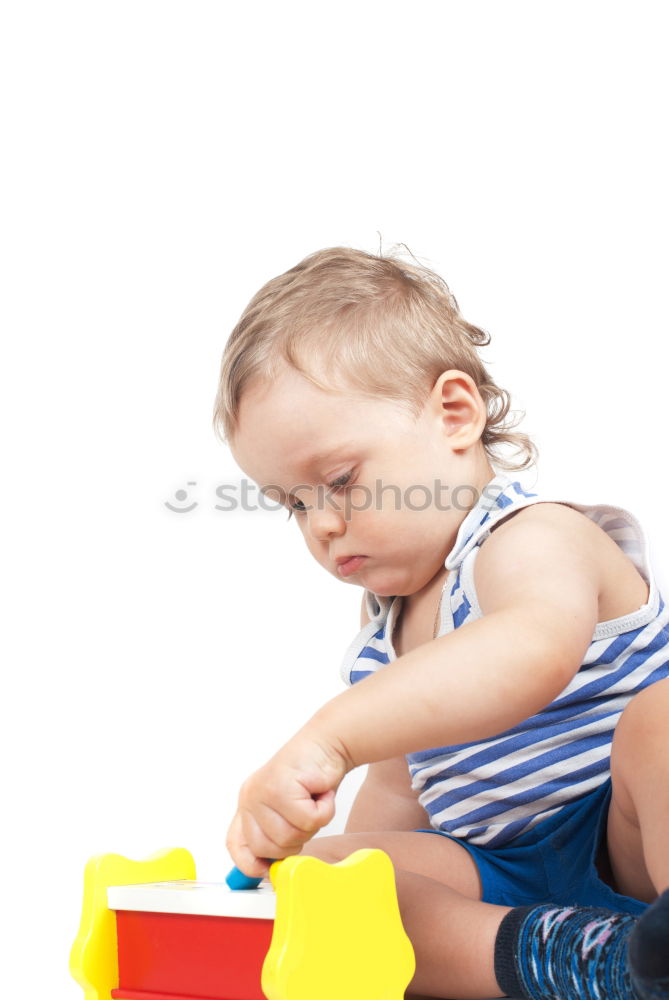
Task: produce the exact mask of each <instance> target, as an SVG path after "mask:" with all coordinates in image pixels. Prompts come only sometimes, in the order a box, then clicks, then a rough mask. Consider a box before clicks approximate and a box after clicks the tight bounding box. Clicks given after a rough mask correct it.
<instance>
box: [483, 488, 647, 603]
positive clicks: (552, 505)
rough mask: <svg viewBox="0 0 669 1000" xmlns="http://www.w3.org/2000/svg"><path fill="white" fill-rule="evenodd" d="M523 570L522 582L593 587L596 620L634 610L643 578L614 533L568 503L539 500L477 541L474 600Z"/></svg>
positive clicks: (642, 594)
mask: <svg viewBox="0 0 669 1000" xmlns="http://www.w3.org/2000/svg"><path fill="white" fill-rule="evenodd" d="M520 574H526V576H527V580H528V585H530V586H536V587H537V588H538V590H541V589H542V587H544V586H545V587H546V591H547V592H549V591H550V590H551V589H552V586H554V585H555V583H556V582H558V581H560V579H562V580H563V581H564V585H565V586H570V585H573V581H574V579H575V577H576V576H578V578H579V581H580V584H579V585H586V586H588V587H590V588H591V589H593V590H596V593H597V595H598V601H599V612H600V613H599V616H598V620H600V621H601V620H602V619H605V620H606V619H609V618H614V617H617V616H618V615H623V614H626V613H627V612H628V611H630V610H636V609H637V608H638V607H639V606H640V605H641V604H642V603H643V601H644V600H645V599H646V597H647V595H648V586H647V582H646V581H645V580H644V579H643V577H642V576H641V574H640V573H639V571H638V569H637V567H636V566H635V565H634V563H633V562H632V560H631V559H630V558H629V557H628V556H627V555H626V554H625V553H624V552H623V551H622V549H621V547H620V546H619V545H618V544H617V543H616V541H615V540H614V538H613V537H612V536H611V535H610V534H609V533H607V531H605V530H604V529H603V528H602V527H601V526H600V525H599V524H597V523H596V522H595V521H594V520H593V519H592V518H590V517H588V516H587V514H585V513H584V512H583V511H581V510H577V509H576V508H575V507H572V506H570V505H569V504H568V503H560V502H548V501H546V502H540V503H534V504H531V505H529V506H527V507H523V508H521V509H520V510H517V511H515V512H513V513H512V514H510V515H509V516H508V517H507V518H504V519H503V520H502V521H501V522H499V523H498V524H497V525H496V526H495V527H494V528H493V529H491V531H490V534H489V536H488V537H487V538H486V539H485V541H484V542H483V543H482V544H481V546H480V551H479V553H478V557H477V560H476V563H475V567H474V578H475V585H476V590H477V593H478V599H479V604H480V605H481V609H482V611H483V612H484V613H485V606H484V605H489V606H492V605H493V604H494V603H495V597H496V594H495V591H498V590H499V588H500V587H504V586H506V585H508V584H509V581H510V579H511V577H513V576H514V575H515V576H518V575H520Z"/></svg>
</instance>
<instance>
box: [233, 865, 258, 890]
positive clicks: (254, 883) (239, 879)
mask: <svg viewBox="0 0 669 1000" xmlns="http://www.w3.org/2000/svg"><path fill="white" fill-rule="evenodd" d="M261 882H262V878H251V876H250V875H245V874H244V872H240V870H239V868H233V869H232V870H231V871H230V872H228V874H227V875H226V877H225V884H226V885H227V887H228V888H229V889H235V890H238V889H257V888H258V886H259V885H260V883H261Z"/></svg>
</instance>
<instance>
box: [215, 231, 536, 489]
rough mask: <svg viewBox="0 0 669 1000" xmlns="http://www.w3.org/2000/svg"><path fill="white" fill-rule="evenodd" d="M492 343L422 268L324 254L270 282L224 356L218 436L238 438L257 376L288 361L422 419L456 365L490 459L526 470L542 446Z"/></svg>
mask: <svg viewBox="0 0 669 1000" xmlns="http://www.w3.org/2000/svg"><path fill="white" fill-rule="evenodd" d="M394 249H395V250H396V249H397V248H396V247H395V248H394ZM407 249H408V248H407ZM409 252H410V251H409ZM414 261H415V258H414ZM489 343H490V336H489V334H487V333H485V332H484V331H483V330H480V329H479V328H478V327H476V326H473V325H472V324H471V323H468V322H467V321H466V320H465V319H463V317H462V316H461V315H460V310H459V308H458V304H457V302H456V300H455V298H454V296H453V295H452V294H451V292H450V290H449V288H448V285H447V284H446V282H445V281H444V280H443V279H442V278H441V277H440V276H439V275H438V274H436V273H435V272H434V271H431V270H430V269H429V268H427V267H425V266H423V265H422V264H418V263H417V262H416V263H409V262H407V261H406V260H403V259H402V258H401V256H400V255H399V254H398V253H395V254H394V255H393V254H392V253H391V255H390V256H382V255H381V254H380V253H379V256H376V255H374V254H369V253H365V252H364V251H362V250H355V249H352V248H349V247H330V248H327V249H324V250H318V251H316V252H315V253H312V254H310V255H309V256H308V257H305V258H304V260H302V261H300V263H299V264H296V265H295V267H291V268H290V270H288V271H286V272H285V273H284V274H280V275H278V276H277V277H275V278H272V279H271V280H270V281H268V282H267V283H266V284H265V285H263V287H262V288H261V289H260V290H259V291H258V292H256V294H255V295H254V296H253V298H252V299H251V301H250V302H249V304H248V305H247V307H246V309H245V310H244V312H243V313H242V315H241V317H240V319H239V321H238V323H237V324H236V326H235V328H234V329H233V331H232V333H231V334H230V337H229V339H228V341H227V343H226V345H225V349H224V351H223V358H222V361H221V370H220V378H219V384H218V392H217V394H216V401H215V404H214V416H213V425H214V431H215V433H216V435H217V436H218V437H219V438H220V439H222V440H223V441H228V440H230V438H231V437H232V436H234V434H235V432H236V430H237V426H238V418H239V408H240V402H241V398H242V394H243V393H244V390H245V389H246V388H247V387H248V386H249V385H250V383H251V382H252V381H255V380H256V379H259V378H260V379H268V380H269V379H272V378H273V377H275V376H276V375H277V374H278V373H279V371H280V369H281V367H282V365H284V364H288V365H289V366H291V367H292V368H294V369H295V370H296V371H298V372H300V373H301V374H302V375H303V376H304V377H305V378H307V379H308V380H309V381H310V382H312V383H313V384H314V385H316V386H318V388H320V389H322V390H324V391H326V392H327V391H342V390H353V391H355V392H359V393H361V394H362V395H365V396H371V397H376V398H379V397H381V398H386V399H390V400H395V401H398V402H401V403H403V404H405V405H406V406H407V407H408V408H409V409H410V411H411V412H412V413H413V414H414V417H417V416H418V415H419V413H420V412H421V410H422V408H423V406H424V404H425V400H426V397H427V395H428V394H429V392H430V390H431V389H432V387H433V386H434V384H435V383H436V381H437V379H438V378H439V376H440V375H441V373H442V372H444V371H446V370H447V369H451V368H454V369H458V370H459V371H463V372H466V373H467V374H468V375H470V376H471V378H472V379H473V381H474V383H475V385H476V387H477V389H478V391H479V393H480V394H481V398H482V399H483V402H484V404H485V406H486V410H487V414H488V416H487V420H486V424H485V428H484V430H483V433H482V435H481V442H482V445H483V448H484V450H485V452H486V454H487V456H488V458H489V460H490V461H491V462H494V463H496V464H497V465H498V466H500V467H501V468H504V469H508V470H520V469H525V468H527V467H528V466H530V465H532V464H534V463H535V462H536V461H537V458H538V450H537V448H536V446H535V444H534V443H533V442H532V440H531V439H530V438H529V437H528V435H527V434H523V433H521V432H518V431H514V430H513V428H514V427H516V425H517V424H518V422H519V421H520V420H521V419H522V417H523V416H524V413H522V412H521V413H520V414H519V415H518V416H516V418H515V419H513V420H508V419H507V417H508V415H509V410H510V406H511V397H510V395H509V393H508V392H507V391H506V390H505V389H502V388H500V387H499V386H498V385H496V383H495V382H494V380H493V379H492V378H491V377H490V375H489V374H488V372H487V370H486V368H485V367H484V365H483V363H482V361H481V359H480V358H479V356H478V354H477V351H476V348H477V347H484V346H486V345H487V344H489ZM315 368H318V369H319V371H320V372H321V373H322V372H327V373H328V380H327V381H323V380H321V379H320V378H319V377H318V376H317V375H316V373H315V370H314V369H315ZM517 412H518V411H511V413H512V414H516V413H517ZM506 445H510V446H512V447H513V448H514V449H515V450H516V451H517V452H518V453H519V455H518V457H517V458H516V459H515V461H514V460H510V459H508V458H505V457H504V456H502V455H500V454H499V449H500V448H501V447H503V446H506Z"/></svg>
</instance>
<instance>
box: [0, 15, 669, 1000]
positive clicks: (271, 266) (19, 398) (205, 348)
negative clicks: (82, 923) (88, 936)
mask: <svg viewBox="0 0 669 1000" xmlns="http://www.w3.org/2000/svg"><path fill="white" fill-rule="evenodd" d="M665 11H666V8H665V7H664V5H663V4H661V3H657V4H654V3H643V2H638V0H636V2H634V3H611V2H607V3H599V2H587V0H585V2H584V0H579V2H577V3H576V2H565V0H561V2H560V3H553V2H551V3H536V2H534V0H532V2H508V0H507V2H504V3H500V2H497V0H495V2H471V0H467V2H443V0H442V2H416V3H413V4H407V3H396V2H388V0H386V2H383V3H376V2H374V3H372V2H364V0H363V2H362V3H355V4H354V3H341V2H339V3H337V4H319V3H316V4H314V3H296V2H283V3H280V4H272V3H266V4H264V3H247V4H234V5H233V4H227V3H223V2H217V3H211V2H210V3H205V2H198V0H193V2H189V3H186V2H182V3H174V2H169V0H161V2H160V3H158V2H155V3H152V2H144V0H133V2H132V3H126V2H119V0H116V2H114V3H96V2H90V0H89V2H85V3H84V2H82V3H71V2H59V3H42V4H39V3H31V2H27V0H22V2H14V3H11V2H10V3H5V4H4V5H3V8H2V15H1V21H0V75H1V79H0V85H1V93H2V119H1V122H0V129H1V134H2V140H3V146H4V151H3V153H2V157H1V161H0V162H1V169H2V172H3V179H2V185H1V192H0V197H1V198H2V219H1V223H0V229H1V232H2V235H1V239H2V276H3V287H4V290H3V293H2V300H3V304H2V313H3V315H2V343H3V361H2V365H1V371H0V378H1V380H2V383H1V385H0V406H1V407H2V414H1V416H2V446H3V461H2V472H3V474H4V485H3V487H2V502H3V516H2V528H3V542H2V567H3V589H4V598H3V608H4V611H5V621H4V625H3V627H2V638H3V645H4V647H5V651H4V655H3V658H2V669H3V686H2V691H3V700H2V704H3V725H2V744H3V745H2V760H3V765H4V778H3V791H2V803H3V807H4V819H3V823H2V839H3V852H2V853H3V858H4V867H3V873H2V884H3V892H2V920H3V922H6V924H7V930H6V933H7V934H8V935H9V942H10V945H9V947H7V948H6V952H7V953H8V959H5V961H3V971H2V980H3V984H4V985H3V988H2V989H3V995H4V994H5V993H6V994H7V996H12V997H13V998H31V1000H32V998H34V997H37V996H44V997H47V996H48V997H49V998H50V1000H60V998H63V1000H75V998H77V997H79V996H81V991H80V990H79V988H78V987H77V986H76V985H75V983H74V982H73V981H72V980H71V979H70V978H69V974H68V971H67V962H68V954H69V948H70V945H71V943H72V940H73V938H74V936H75V933H76V930H77V926H78V921H79V912H80V902H81V888H82V875H83V868H84V864H85V862H86V860H87V858H88V857H90V856H91V855H93V854H98V853H103V852H107V851H112V852H118V853H121V854H126V855H127V856H129V857H132V858H142V857H145V856H147V855H148V854H151V853H153V852H154V851H156V850H158V849H160V848H163V847H169V846H184V847H187V848H188V849H189V850H190V851H191V852H192V853H193V855H194V857H195V859H196V862H197V865H198V875H199V877H201V878H203V879H208V880H221V879H222V878H223V877H224V876H225V874H226V872H227V870H228V868H229V858H228V856H227V854H226V851H225V847H224V837H225V832H226V829H227V825H228V822H229V820H230V818H231V816H232V812H233V809H234V805H235V801H236V793H237V788H238V785H239V783H240V781H241V780H242V779H243V777H245V776H246V774H247V773H248V772H249V771H250V770H251V769H253V768H254V767H255V766H257V765H259V764H260V763H261V762H263V761H264V760H265V759H266V758H267V757H268V756H269V755H270V754H271V753H272V752H273V750H275V749H276V748H278V746H279V745H280V744H281V743H282V742H283V741H284V740H285V739H286V738H287V737H288V736H289V735H290V734H291V733H292V731H293V730H294V729H295V728H297V727H298V726H299V725H300V724H301V723H302V722H304V721H306V719H307V718H308V717H309V715H310V714H311V713H312V712H313V711H314V710H315V709H316V708H317V707H318V706H319V705H320V704H321V703H322V702H323V701H324V700H326V699H327V698H329V697H331V696H333V695H335V694H337V693H338V692H339V691H340V690H341V682H340V679H339V675H338V670H339V663H340V660H341V657H342V654H343V652H344V650H345V649H346V647H347V645H348V644H349V642H350V641H351V639H352V638H353V636H354V635H355V633H356V631H357V629H358V618H359V604H360V594H361V591H360V590H359V589H358V588H357V587H355V586H352V585H350V584H348V585H342V584H338V583H337V581H336V580H335V579H333V578H332V577H330V576H328V575H327V574H325V573H324V572H323V571H322V570H321V569H320V567H318V566H317V564H316V563H315V562H314V561H313V560H312V559H311V557H310V556H309V554H308V552H307V551H306V548H304V546H303V543H302V541H301V538H300V536H299V529H298V528H297V526H296V524H295V522H294V521H292V522H290V523H286V522H285V514H282V513H278V512H275V513H265V514H263V513H259V512H255V513H238V514H231V513H229V512H228V513H226V512H221V511H217V510H215V503H216V502H217V500H216V497H215V493H214V491H215V489H216V487H217V486H218V485H220V484H222V483H226V482H227V483H233V482H238V481H239V476H240V471H239V470H238V469H237V467H236V466H235V464H234V462H233V460H232V458H231V456H230V455H229V453H228V452H227V450H226V449H225V447H224V446H222V445H221V444H220V443H218V442H217V441H216V439H215V438H214V435H213V432H212V429H211V411H212V404H213V398H214V394H215V390H216V382H217V373H218V366H219V361H220V356H221V352H222V349H223V345H224V342H225V340H226V337H227V335H228V333H229V332H230V330H231V329H232V327H233V325H234V323H235V322H236V320H237V318H238V317H239V315H240V313H241V311H242V310H243V308H244V306H245V305H246V303H247V302H248V300H249V298H250V297H251V295H252V294H253V293H254V292H255V291H256V290H257V289H258V288H259V287H260V285H261V284H263V283H264V282H265V281H267V280H268V279H269V278H271V277H273V276H274V275H275V274H278V273H279V272H281V271H284V270H286V269H287V268H288V267H291V266H293V265H294V264H295V263H297V262H298V261H299V260H301V259H302V258H303V257H304V256H306V255H307V254H308V253H311V252H312V251H314V250H317V249H319V248H321V247H325V246H333V245H347V246H355V247H358V248H361V249H365V250H368V251H372V252H376V251H378V246H379V235H378V234H379V233H380V234H381V236H382V239H383V247H384V249H389V248H390V247H391V245H392V244H394V243H397V242H404V243H406V244H408V246H409V248H410V249H411V251H412V252H413V253H414V254H415V255H416V256H417V257H418V258H419V259H421V260H422V261H423V262H425V263H427V264H428V266H431V267H433V268H435V269H436V270H438V271H439V272H440V273H441V274H442V275H443V276H444V277H445V278H446V280H447V281H448V282H449V284H450V286H451V288H452V290H453V292H454V294H455V295H456V297H457V299H458V302H459V304H460V307H461V309H462V312H463V314H464V315H465V317H466V318H468V319H470V320H471V321H472V322H474V323H476V324H477V325H479V326H482V327H483V328H484V329H486V330H488V331H489V332H490V333H491V336H492V343H491V345H490V346H489V347H488V348H485V349H484V350H483V352H482V357H483V360H484V362H485V363H487V364H488V365H489V368H490V371H491V373H492V375H493V377H494V378H495V379H496V380H497V381H498V383H499V384H501V385H502V386H504V387H505V388H507V389H508V390H509V391H511V393H512V395H513V402H514V406H515V407H516V408H518V409H523V410H525V411H526V413H527V417H526V419H525V421H524V424H523V426H524V428H525V429H526V430H527V431H528V432H530V433H531V434H533V435H534V437H535V440H536V442H537V444H538V446H539V448H540V452H541V459H540V464H539V480H538V481H537V479H536V476H535V473H534V472H531V473H530V474H529V475H528V474H522V475H521V476H520V477H519V478H521V480H523V481H524V483H525V485H528V486H530V487H532V486H534V485H536V484H537V482H538V484H539V485H540V486H541V487H542V488H543V489H544V490H546V491H548V492H551V493H554V492H556V491H559V492H560V494H561V495H563V496H564V497H565V498H567V499H572V500H575V501H577V502H583V503H595V502H608V503H614V504H619V505H622V506H625V507H628V508H629V509H631V510H633V511H634V512H635V513H636V514H637V515H638V516H639V517H640V518H641V519H642V521H643V522H644V523H645V525H646V527H647V530H648V534H649V536H650V540H651V546H652V550H651V551H652V554H653V561H654V564H655V568H656V572H657V575H658V577H659V578H660V581H661V582H662V579H663V574H664V579H666V567H667V565H668V564H669V538H668V534H669V532H668V530H667V527H666V511H665V500H664V489H665V484H666V480H667V477H666V466H665V457H664V455H665V442H666V433H665V398H666V367H665V363H666V350H665V343H666V338H667V304H666V275H667V265H668V260H667V236H666V234H667V231H668V228H669V218H668V211H667V176H669V162H668V156H667V148H666V101H667V82H668V81H667V76H668V70H667V60H666V46H667V35H666V30H665V25H664V14H665ZM188 482H194V483H195V484H196V485H195V486H190V487H187V486H186V484H187V483H188ZM182 488H187V489H188V491H189V498H190V499H192V500H193V501H197V503H198V506H197V508H196V509H195V510H193V511H192V512H191V513H188V514H175V513H171V512H170V511H169V510H168V509H167V508H166V507H165V505H164V504H165V501H168V500H172V502H174V496H175V492H176V491H177V490H179V489H182ZM358 778H359V776H357V775H356V776H355V777H354V778H352V779H351V780H350V781H348V783H347V785H346V787H345V788H344V790H343V792H342V796H341V801H340V806H339V813H338V816H337V819H336V821H335V825H334V828H335V829H340V828H341V825H342V824H343V822H344V818H345V814H346V810H347V808H348V803H349V802H350V796H351V794H352V792H353V790H354V788H355V785H356V783H357V781H358ZM6 943H7V942H6Z"/></svg>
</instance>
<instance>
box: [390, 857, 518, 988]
mask: <svg viewBox="0 0 669 1000" xmlns="http://www.w3.org/2000/svg"><path fill="white" fill-rule="evenodd" d="M395 879H396V883H397V895H398V899H399V904H400V913H401V914H402V923H403V924H404V929H405V930H406V932H407V934H408V936H409V939H410V940H411V943H412V944H413V949H414V952H415V955H416V974H415V976H414V978H413V980H412V981H411V984H410V985H409V988H408V991H407V997H413V998H416V1000H418V998H419V997H448V998H453V1000H455V998H457V1000H480V998H482V997H501V996H504V994H503V993H502V992H501V990H500V988H499V984H498V982H497V979H496V978H495V971H494V954H495V938H496V936H497V931H498V929H499V925H500V923H501V921H502V918H503V917H504V916H505V915H506V914H507V913H508V912H509V909H510V908H509V907H508V906H493V905H491V904H489V903H480V902H477V901H476V900H473V899H468V898H467V897H466V896H461V895H460V894H459V893H457V892H455V890H454V889H450V888H449V887H448V886H446V885H444V884H443V883H441V882H436V881H435V880H434V879H430V878H426V877H425V876H424V875H416V874H415V873H414V872H405V871H402V870H401V869H398V870H396V872H395Z"/></svg>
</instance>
